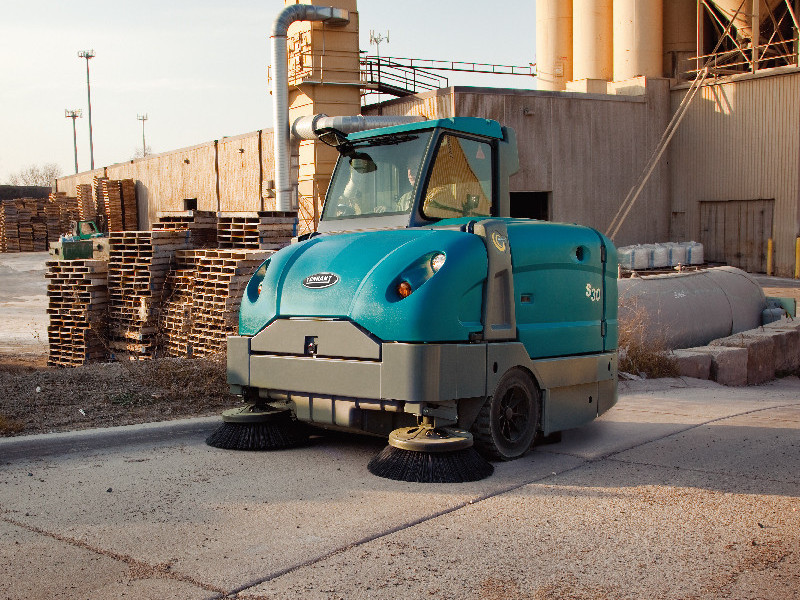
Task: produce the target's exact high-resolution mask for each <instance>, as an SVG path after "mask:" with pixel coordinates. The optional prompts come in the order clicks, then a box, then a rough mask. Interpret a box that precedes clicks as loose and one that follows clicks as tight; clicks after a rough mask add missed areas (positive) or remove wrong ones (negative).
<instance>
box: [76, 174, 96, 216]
mask: <svg viewBox="0 0 800 600" xmlns="http://www.w3.org/2000/svg"><path fill="white" fill-rule="evenodd" d="M75 188H76V190H77V194H78V196H77V200H78V217H79V220H80V221H93V220H94V219H96V218H97V204H96V203H95V200H94V194H93V193H92V186H91V185H90V184H88V183H79V184H78V185H77V186H75Z"/></svg>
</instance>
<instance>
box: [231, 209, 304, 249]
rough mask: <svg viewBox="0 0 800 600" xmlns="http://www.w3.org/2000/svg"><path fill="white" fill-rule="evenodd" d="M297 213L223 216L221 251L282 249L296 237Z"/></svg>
mask: <svg viewBox="0 0 800 600" xmlns="http://www.w3.org/2000/svg"><path fill="white" fill-rule="evenodd" d="M296 222H297V213H296V212H280V211H260V212H252V213H246V212H235V213H233V212H228V213H225V212H223V213H220V214H219V225H218V227H217V243H218V245H219V247H220V248H226V249H228V248H230V249H233V248H242V249H259V250H279V249H280V248H283V247H284V246H287V245H288V244H290V243H291V241H292V237H294V235H295V223H296Z"/></svg>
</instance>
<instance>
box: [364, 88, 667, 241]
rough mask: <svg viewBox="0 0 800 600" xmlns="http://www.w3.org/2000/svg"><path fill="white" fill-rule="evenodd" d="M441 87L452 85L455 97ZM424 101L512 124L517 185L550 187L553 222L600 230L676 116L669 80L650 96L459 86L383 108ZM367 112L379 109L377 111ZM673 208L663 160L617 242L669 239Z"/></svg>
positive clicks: (402, 108)
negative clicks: (444, 93)
mask: <svg viewBox="0 0 800 600" xmlns="http://www.w3.org/2000/svg"><path fill="white" fill-rule="evenodd" d="M442 91H449V93H450V94H451V95H452V100H451V101H448V100H447V99H446V98H445V97H443V96H442V95H441V92H442ZM434 100H435V104H434V103H433V102H434ZM424 103H428V104H429V105H427V106H426V105H424ZM423 107H424V108H425V110H424V112H423V113H422V114H425V115H426V116H428V117H432V118H433V117H449V116H453V115H456V116H474V117H484V118H487V119H495V120H497V121H498V122H500V123H502V124H503V125H508V126H510V127H512V128H514V130H515V131H516V133H517V143H518V145H519V154H520V171H519V173H517V174H516V175H514V176H513V177H512V178H511V182H510V184H511V191H512V192H517V191H519V192H523V191H524V192H552V197H551V216H552V219H553V220H555V221H567V222H577V223H581V224H584V225H590V226H592V227H595V228H597V229H599V230H601V231H605V229H606V227H607V226H608V224H609V223H610V222H611V220H612V219H613V217H614V215H615V214H616V212H617V209H618V207H619V206H620V204H621V203H622V201H623V200H624V199H625V196H626V195H627V194H628V192H629V191H630V189H631V187H632V186H633V184H634V182H635V180H636V178H637V177H638V175H639V173H640V171H641V169H642V167H643V166H644V164H645V162H646V161H647V158H648V157H649V156H650V153H651V152H652V150H653V148H654V147H655V145H656V144H657V143H658V140H659V139H660V137H661V134H662V132H663V131H664V129H665V128H666V126H667V123H668V122H669V118H670V113H669V93H668V82H667V81H666V80H655V81H649V82H648V91H647V93H646V95H645V96H614V95H603V96H598V95H588V94H580V93H564V92H544V91H530V90H506V89H482V88H462V87H455V88H448V90H440V91H439V93H438V94H433V93H428V94H420V95H419V96H418V97H413V98H408V99H401V100H395V101H392V102H390V103H388V105H386V104H385V105H383V107H382V109H383V114H399V115H404V114H420V110H421V108H423ZM389 111H391V112H389ZM436 111H439V112H436ZM365 114H377V109H372V110H371V111H369V113H367V111H365ZM669 213H670V209H669V174H668V167H667V165H666V164H664V163H663V162H662V164H660V165H659V166H658V167H657V168H656V170H655V171H654V173H653V175H652V177H651V179H650V181H649V183H648V184H647V186H646V187H645V189H644V191H643V193H642V195H641V197H640V198H639V200H638V202H637V204H636V205H635V208H634V210H632V211H631V213H630V216H629V217H628V219H627V220H626V221H625V224H624V225H623V227H622V229H621V230H620V233H619V235H618V236H617V238H616V240H615V242H616V243H617V244H618V245H626V244H632V243H637V242H645V241H648V242H655V241H667V240H668V235H669Z"/></svg>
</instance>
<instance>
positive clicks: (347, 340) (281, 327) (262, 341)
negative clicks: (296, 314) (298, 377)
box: [250, 319, 381, 360]
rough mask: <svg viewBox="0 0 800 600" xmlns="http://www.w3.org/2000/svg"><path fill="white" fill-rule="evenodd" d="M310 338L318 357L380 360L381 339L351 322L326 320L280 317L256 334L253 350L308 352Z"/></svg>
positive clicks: (289, 352)
mask: <svg viewBox="0 0 800 600" xmlns="http://www.w3.org/2000/svg"><path fill="white" fill-rule="evenodd" d="M310 339H313V341H314V342H315V343H316V345H317V356H336V357H347V358H362V359H367V360H380V358H381V345H380V342H378V341H377V340H375V339H373V338H371V337H370V336H369V335H368V334H366V333H364V332H363V331H362V330H361V329H359V328H358V327H356V326H355V325H354V324H353V323H351V322H350V321H335V320H329V319H328V320H326V319H279V320H277V321H273V322H272V323H270V324H269V325H268V326H267V327H265V328H264V329H263V330H262V331H260V332H259V333H258V334H256V335H255V336H254V337H253V341H252V343H251V344H250V347H251V349H252V351H253V352H266V353H269V354H297V355H300V356H302V355H304V354H306V344H307V343H308V341H309V340H310Z"/></svg>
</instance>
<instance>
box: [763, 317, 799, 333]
mask: <svg viewBox="0 0 800 600" xmlns="http://www.w3.org/2000/svg"><path fill="white" fill-rule="evenodd" d="M762 329H767V330H769V329H792V330H795V331H800V319H796V318H792V317H786V318H783V319H781V320H780V321H773V322H772V323H767V324H766V325H764V326H763V327H762Z"/></svg>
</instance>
